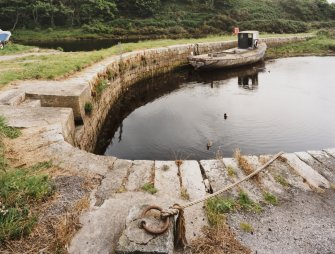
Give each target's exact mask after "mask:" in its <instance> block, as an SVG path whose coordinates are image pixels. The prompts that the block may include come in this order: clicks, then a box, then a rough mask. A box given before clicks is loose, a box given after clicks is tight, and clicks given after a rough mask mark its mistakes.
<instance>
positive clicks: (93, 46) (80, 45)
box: [19, 39, 139, 52]
mask: <svg viewBox="0 0 335 254" xmlns="http://www.w3.org/2000/svg"><path fill="white" fill-rule="evenodd" d="M138 41H139V40H138V39H122V40H114V39H92V40H64V41H62V40H55V41H42V42H41V41H20V42H19V43H21V44H24V45H30V46H36V47H39V48H47V49H57V48H59V47H60V48H62V49H63V51H64V52H76V51H93V50H99V49H105V48H110V47H112V46H114V45H117V44H118V43H119V42H121V43H127V42H138Z"/></svg>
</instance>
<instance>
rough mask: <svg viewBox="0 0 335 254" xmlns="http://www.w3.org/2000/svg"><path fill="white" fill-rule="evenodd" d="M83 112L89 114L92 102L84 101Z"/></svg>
mask: <svg viewBox="0 0 335 254" xmlns="http://www.w3.org/2000/svg"><path fill="white" fill-rule="evenodd" d="M84 110H85V114H86V115H91V114H92V110H93V104H92V103H91V102H86V103H85V106H84Z"/></svg>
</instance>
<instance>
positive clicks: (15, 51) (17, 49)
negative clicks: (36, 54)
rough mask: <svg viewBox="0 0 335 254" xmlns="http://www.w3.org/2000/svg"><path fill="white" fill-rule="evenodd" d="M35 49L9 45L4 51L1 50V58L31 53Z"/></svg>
mask: <svg viewBox="0 0 335 254" xmlns="http://www.w3.org/2000/svg"><path fill="white" fill-rule="evenodd" d="M34 48H35V47H31V46H24V45H20V44H16V43H11V42H10V43H8V44H7V45H6V46H5V47H4V49H3V50H0V56H3V55H13V54H22V53H28V52H31V51H32V50H33V49H34Z"/></svg>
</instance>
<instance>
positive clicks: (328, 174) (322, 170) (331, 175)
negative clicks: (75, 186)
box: [295, 152, 335, 183]
mask: <svg viewBox="0 0 335 254" xmlns="http://www.w3.org/2000/svg"><path fill="white" fill-rule="evenodd" d="M295 154H296V155H297V156H298V157H299V158H300V160H302V161H304V162H305V163H306V164H308V165H309V166H311V167H312V168H313V169H314V170H316V171H317V172H318V173H319V174H320V175H322V176H323V177H325V178H326V179H327V180H328V181H329V182H330V183H335V170H334V171H332V170H330V169H329V168H328V167H326V166H325V165H324V164H322V163H321V162H320V161H318V160H316V159H315V158H314V157H313V156H311V155H310V154H309V153H307V152H297V153H295Z"/></svg>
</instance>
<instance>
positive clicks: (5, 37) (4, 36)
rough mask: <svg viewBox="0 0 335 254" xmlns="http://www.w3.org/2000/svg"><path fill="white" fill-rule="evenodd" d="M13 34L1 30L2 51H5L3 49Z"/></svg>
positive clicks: (0, 47)
mask: <svg viewBox="0 0 335 254" xmlns="http://www.w3.org/2000/svg"><path fill="white" fill-rule="evenodd" d="M11 35H12V34H11V32H9V31H2V30H1V29H0V49H3V47H4V46H5V44H6V43H7V42H8V40H9V38H10V36H11Z"/></svg>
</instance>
